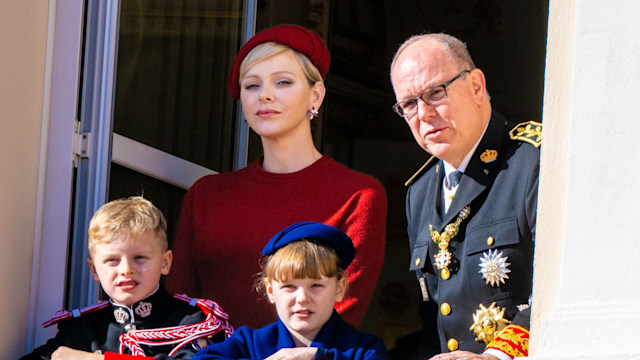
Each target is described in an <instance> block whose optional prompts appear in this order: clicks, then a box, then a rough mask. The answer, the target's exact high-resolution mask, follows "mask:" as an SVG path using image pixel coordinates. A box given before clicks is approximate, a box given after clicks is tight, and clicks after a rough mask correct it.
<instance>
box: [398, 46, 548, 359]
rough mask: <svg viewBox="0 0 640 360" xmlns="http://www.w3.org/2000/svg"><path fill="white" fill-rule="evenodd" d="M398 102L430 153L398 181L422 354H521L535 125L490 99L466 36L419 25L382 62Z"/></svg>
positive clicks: (528, 281) (536, 142) (531, 221)
mask: <svg viewBox="0 0 640 360" xmlns="http://www.w3.org/2000/svg"><path fill="white" fill-rule="evenodd" d="M391 82H392V84H393V88H394V91H395V95H396V99H397V101H398V102H397V104H395V105H394V106H393V110H394V111H395V112H396V113H398V114H399V115H400V116H402V117H403V118H404V119H405V120H406V122H407V124H408V125H409V128H410V129H411V132H412V133H413V136H414V138H415V140H416V142H417V143H418V145H420V147H422V148H423V149H424V150H425V151H427V152H428V153H429V154H431V155H432V157H431V158H430V159H429V161H428V162H427V163H426V164H425V165H424V166H423V168H422V169H420V170H419V171H418V173H416V175H414V176H413V177H412V178H411V179H410V180H409V181H408V182H407V184H408V185H410V187H409V190H408V194H407V203H406V212H407V220H408V233H409V241H410V246H411V264H410V269H411V270H412V271H415V273H416V275H417V279H418V284H419V286H420V290H421V293H422V298H423V299H422V300H423V301H422V302H421V308H420V310H421V314H420V315H421V318H422V324H423V332H422V337H421V344H420V345H421V346H420V358H421V359H424V358H427V357H429V356H433V359H462V358H466V359H496V358H497V359H510V358H513V357H514V356H526V354H527V351H528V339H529V330H528V329H529V310H528V307H529V299H530V294H531V285H532V276H533V248H534V235H535V221H536V205H537V194H538V192H537V189H538V168H539V149H538V148H539V146H540V137H541V132H542V126H541V124H539V123H535V122H526V123H521V124H515V123H509V122H508V121H506V120H505V119H504V118H503V117H502V116H501V115H499V114H498V113H496V112H494V111H493V110H492V108H491V103H490V98H489V94H488V92H487V88H486V83H485V76H484V74H483V72H482V71H481V70H480V69H478V68H476V67H475V65H474V63H473V60H472V59H471V56H470V55H469V53H468V51H467V49H466V46H465V45H464V43H462V42H461V41H460V40H458V39H456V38H454V37H452V36H450V35H446V34H426V35H417V36H414V37H412V38H410V39H409V40H407V41H406V42H405V43H404V44H402V45H401V46H400V48H399V49H398V51H397V52H396V55H395V57H394V60H393V62H392V64H391Z"/></svg>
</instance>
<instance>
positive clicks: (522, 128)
mask: <svg viewBox="0 0 640 360" xmlns="http://www.w3.org/2000/svg"><path fill="white" fill-rule="evenodd" d="M509 136H510V137H511V140H520V141H524V142H528V143H529V144H531V145H533V146H535V147H537V148H539V147H540V143H541V141H542V124H541V123H539V122H535V121H527V122H523V123H520V124H518V125H516V127H514V128H513V129H511V131H509Z"/></svg>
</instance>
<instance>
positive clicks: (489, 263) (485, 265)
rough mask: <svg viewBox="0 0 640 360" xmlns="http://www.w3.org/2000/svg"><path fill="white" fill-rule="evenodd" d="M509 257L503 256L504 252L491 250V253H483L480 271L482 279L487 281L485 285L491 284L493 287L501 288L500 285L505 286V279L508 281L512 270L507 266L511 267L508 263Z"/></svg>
mask: <svg viewBox="0 0 640 360" xmlns="http://www.w3.org/2000/svg"><path fill="white" fill-rule="evenodd" d="M507 259H508V258H507V257H506V256H504V257H503V256H502V252H499V253H498V250H493V251H492V250H491V249H489V253H486V252H485V253H482V256H481V257H480V264H478V266H480V271H479V273H481V274H482V278H483V279H485V284H489V283H491V286H496V285H497V286H500V283H503V284H504V279H508V278H509V275H507V273H510V272H511V270H509V269H508V268H507V266H509V265H511V264H510V263H508V262H507Z"/></svg>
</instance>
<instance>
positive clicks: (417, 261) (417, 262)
mask: <svg viewBox="0 0 640 360" xmlns="http://www.w3.org/2000/svg"><path fill="white" fill-rule="evenodd" d="M416 266H420V258H417V259H416Z"/></svg>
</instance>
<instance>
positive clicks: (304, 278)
mask: <svg viewBox="0 0 640 360" xmlns="http://www.w3.org/2000/svg"><path fill="white" fill-rule="evenodd" d="M262 255H265V256H266V257H265V258H263V260H262V272H261V273H260V274H258V275H259V279H258V284H257V288H258V290H259V291H264V292H265V293H266V295H267V297H268V299H269V301H270V302H271V303H272V304H275V306H276V311H277V313H278V321H277V322H275V323H272V324H270V325H267V326H265V327H263V328H261V329H257V330H255V329H252V328H249V327H246V326H243V327H240V328H239V329H237V330H236V332H235V333H234V335H233V336H232V337H230V338H229V339H227V340H226V341H224V342H222V343H218V344H213V345H210V346H208V347H206V348H205V349H203V350H202V351H200V352H199V353H198V354H196V356H195V357H194V358H193V360H204V359H267V360H276V359H284V358H286V359H301V360H302V359H304V360H314V359H317V360H325V359H326V360H329V359H335V360H338V359H353V360H374V359H387V353H386V350H385V347H384V344H383V343H382V341H381V340H380V339H379V338H377V337H375V336H373V335H368V334H363V333H361V332H359V331H357V330H355V329H354V328H353V327H352V326H351V325H349V324H347V323H346V322H345V321H344V320H342V318H341V317H340V315H339V314H338V313H337V312H336V311H335V309H334V304H335V302H336V301H340V300H342V298H343V296H344V294H345V292H346V290H347V287H348V284H349V279H348V277H347V276H346V273H345V270H346V268H347V267H348V266H349V264H351V261H352V260H353V257H354V255H355V248H354V246H353V243H352V242H351V239H350V238H349V237H348V236H347V235H346V234H345V233H344V232H342V231H341V230H339V229H336V228H334V227H332V226H329V225H325V224H321V223H316V222H301V223H296V224H293V225H290V226H288V227H286V228H285V229H284V230H282V231H280V232H279V233H278V234H276V235H275V236H274V237H273V238H271V240H269V242H268V243H267V245H266V246H265V247H264V249H263V251H262ZM247 311H251V309H247Z"/></svg>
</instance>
